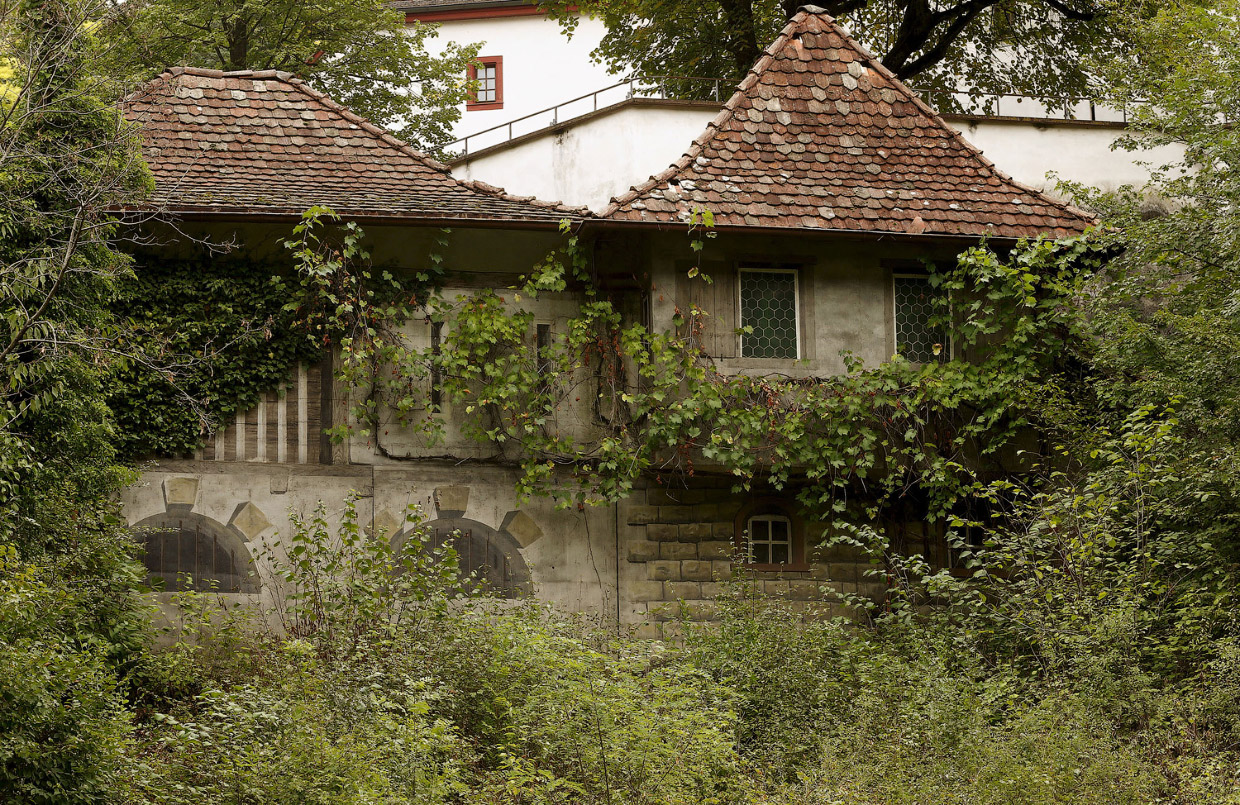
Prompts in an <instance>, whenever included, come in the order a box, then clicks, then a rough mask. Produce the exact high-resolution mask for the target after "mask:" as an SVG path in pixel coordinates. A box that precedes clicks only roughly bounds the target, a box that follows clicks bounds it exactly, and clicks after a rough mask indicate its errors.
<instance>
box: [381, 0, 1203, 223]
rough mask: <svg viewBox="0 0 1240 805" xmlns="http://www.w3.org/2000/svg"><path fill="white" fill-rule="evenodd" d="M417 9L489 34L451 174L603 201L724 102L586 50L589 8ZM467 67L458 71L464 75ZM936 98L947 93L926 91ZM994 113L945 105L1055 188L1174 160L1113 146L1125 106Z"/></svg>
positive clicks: (1023, 174) (428, 0)
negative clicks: (670, 86)
mask: <svg viewBox="0 0 1240 805" xmlns="http://www.w3.org/2000/svg"><path fill="white" fill-rule="evenodd" d="M393 6H394V7H396V8H398V9H401V10H403V11H405V13H406V16H407V19H408V20H409V21H411V22H412V21H415V20H417V21H422V22H428V23H430V22H433V23H437V24H439V25H440V35H439V38H438V39H437V40H432V42H431V45H432V46H435V45H436V43H438V45H439V46H440V47H446V46H447V44H448V43H449V42H460V43H463V44H464V43H472V42H482V43H484V44H483V46H482V50H481V52H480V54H479V56H480V59H479V61H480V67H478V68H476V69H477V71H478V72H473V73H471V76H470V77H473V78H476V79H477V80H478V81H479V82H480V87H479V95H478V97H477V99H476V100H474V101H471V102H469V103H467V104H466V105H464V106H463V108H462V116H461V121H460V122H459V123H458V124H457V126H456V127H455V130H454V134H455V135H456V137H457V138H458V140H457V141H456V142H455V143H453V144H451V145H449V146H448V147H447V149H446V150H447V151H448V152H449V153H452V154H456V155H457V156H456V158H455V159H454V160H452V161H451V163H450V164H451V165H452V170H453V174H454V175H455V176H457V177H458V178H461V179H466V180H475V181H481V182H485V183H487V184H490V185H494V186H498V187H502V188H504V189H505V190H507V191H509V192H511V193H516V194H519V195H522V196H536V197H538V198H542V199H549V200H559V201H562V202H564V203H566V204H571V205H581V206H586V207H589V208H590V209H592V210H595V211H598V210H601V209H603V208H604V207H606V206H607V204H608V202H609V201H610V200H611V199H612V198H613V197H614V196H617V195H619V194H621V193H623V192H625V191H626V190H628V189H629V188H630V187H632V186H634V185H637V184H640V183H641V182H643V181H645V180H646V179H647V178H648V177H649V176H650V171H651V170H652V168H653V169H659V168H662V167H664V166H666V165H668V164H670V163H672V162H673V161H675V160H676V159H677V158H678V157H679V156H680V155H681V154H682V153H684V147H685V143H686V142H688V141H690V140H692V139H693V137H695V136H696V135H697V134H698V133H700V132H701V131H702V130H703V129H704V128H705V127H706V125H707V123H709V122H710V121H711V120H712V119H713V118H714V117H715V116H716V115H717V114H718V113H719V111H720V108H721V107H722V102H723V101H724V100H726V99H727V98H728V97H729V96H730V95H731V94H732V91H733V89H734V88H733V87H732V86H730V85H725V84H724V83H723V82H720V83H719V85H718V86H716V87H714V88H713V92H710V93H709V94H712V95H714V96H715V97H716V98H717V99H718V102H711V101H683V100H676V99H667V98H665V97H663V96H662V92H661V90H660V88H659V86H658V81H657V79H645V80H642V81H626V80H625V76H617V75H612V74H609V73H608V72H607V70H606V69H605V68H604V67H603V66H602V65H600V64H597V63H596V62H594V61H593V59H592V58H591V56H590V53H591V51H593V50H594V49H595V48H596V47H597V46H598V44H599V43H600V42H601V41H602V38H603V36H604V34H605V33H606V28H605V26H604V25H603V24H602V22H600V21H599V20H596V19H591V18H589V17H583V18H582V19H581V20H580V22H579V24H578V27H577V30H576V33H575V34H574V35H573V37H572V38H571V39H569V38H568V37H566V36H565V35H564V33H563V32H562V31H561V29H560V26H559V24H558V23H557V22H555V21H554V20H552V19H549V18H548V17H547V15H546V14H545V13H544V12H543V11H541V10H540V9H539V7H538V6H537V5H536V0H396V1H395V2H394V3H393ZM463 77H464V76H463ZM926 100H927V101H928V102H930V103H931V105H938V104H937V102H938V101H942V100H946V99H942V98H927V99H926ZM990 111H991V112H992V113H991V114H986V115H978V114H974V115H950V114H948V115H945V118H946V120H947V121H948V122H949V123H950V124H951V125H953V126H955V127H956V128H957V129H959V130H960V131H961V133H962V134H963V135H964V136H965V138H966V139H967V140H969V141H970V142H971V143H973V144H974V145H976V146H977V147H978V148H979V149H981V150H982V151H983V152H984V153H985V154H986V156H987V157H988V158H989V159H990V160H991V161H992V162H994V163H995V164H996V165H997V166H998V167H999V168H1000V169H1001V170H1003V171H1004V172H1006V173H1007V174H1009V175H1010V176H1012V177H1013V178H1015V179H1016V180H1017V181H1019V182H1021V183H1023V184H1025V185H1028V186H1030V187H1032V188H1035V189H1036V190H1039V191H1042V192H1047V193H1050V194H1051V195H1055V187H1056V180H1055V179H1054V178H1050V177H1051V175H1054V176H1055V177H1057V178H1058V179H1063V180H1068V181H1073V182H1080V183H1082V184H1085V185H1089V186H1093V187H1098V188H1102V189H1108V190H1109V189H1114V188H1116V187H1119V186H1121V185H1125V184H1133V185H1138V186H1139V185H1142V184H1144V182H1145V181H1146V180H1147V179H1148V177H1149V168H1148V167H1147V163H1148V164H1152V165H1160V164H1165V163H1168V162H1172V161H1175V160H1178V159H1179V158H1180V157H1181V156H1182V150H1180V149H1178V148H1167V147H1165V148H1161V149H1157V150H1154V151H1149V152H1141V153H1135V154H1134V153H1131V152H1128V151H1124V150H1115V149H1114V148H1113V145H1114V143H1115V142H1116V140H1118V139H1119V138H1120V137H1121V136H1122V135H1123V134H1125V133H1126V130H1127V128H1126V125H1125V122H1124V121H1125V115H1124V112H1123V110H1117V109H1108V108H1105V107H1101V106H1095V105H1094V104H1093V103H1090V102H1088V101H1080V100H1078V101H1073V102H1071V103H1069V104H1067V105H1065V106H1057V107H1048V106H1045V105H1043V104H1041V103H1039V102H1037V101H1034V100H1031V99H1028V98H1020V97H1016V96H1002V97H998V98H995V99H993V103H992V104H991V106H990Z"/></svg>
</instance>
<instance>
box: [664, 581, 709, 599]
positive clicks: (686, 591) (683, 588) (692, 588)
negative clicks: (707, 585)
mask: <svg viewBox="0 0 1240 805" xmlns="http://www.w3.org/2000/svg"><path fill="white" fill-rule="evenodd" d="M663 587H664V590H663V592H664V593H665V594H666V596H667V598H668V600H671V601H679V600H681V599H684V600H686V601H689V600H697V599H700V598H701V597H702V585H701V584H699V583H697V582H696V581H669V582H667V583H666V584H664V585H663Z"/></svg>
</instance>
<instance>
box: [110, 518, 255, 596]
mask: <svg viewBox="0 0 1240 805" xmlns="http://www.w3.org/2000/svg"><path fill="white" fill-rule="evenodd" d="M133 530H134V534H135V536H136V538H137V540H138V542H140V543H142V546H143V547H144V548H145V549H146V550H145V552H144V553H143V557H142V562H143V564H145V565H146V570H147V580H148V582H149V583H150V584H151V586H152V587H155V588H157V589H163V590H167V591H177V592H183V591H189V590H194V591H197V592H220V593H257V592H258V591H259V585H258V579H257V578H256V576H255V575H254V573H253V570H254V566H253V561H252V560H251V557H250V552H249V551H248V550H247V549H246V547H245V543H244V542H243V541H242V539H241V537H239V536H237V534H235V533H234V532H233V531H231V530H230V529H228V528H227V527H226V526H224V525H221V524H220V523H218V522H216V521H215V520H212V519H211V518H209V517H204V516H203V515H201V514H194V513H193V512H184V513H181V512H165V513H164V514H157V515H155V516H154V517H148V518H147V519H145V520H143V521H142V522H140V523H137V524H135V525H134V526H133ZM187 577H188V579H190V580H191V581H190V583H186V580H187Z"/></svg>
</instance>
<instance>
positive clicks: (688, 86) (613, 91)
mask: <svg viewBox="0 0 1240 805" xmlns="http://www.w3.org/2000/svg"><path fill="white" fill-rule="evenodd" d="M732 90H733V88H732V86H731V85H728V84H725V82H724V81H723V79H720V78H698V77H696V76H633V77H631V78H627V79H625V80H624V81H621V82H619V83H618V84H612V85H611V86H609V87H604V88H603V89H600V90H596V91H595V92H591V93H590V94H589V95H582V96H581V97H579V98H573V99H572V100H570V101H564V102H563V103H557V104H556V105H555V106H551V107H548V108H547V109H541V110H539V111H537V112H534V113H532V114H528V115H525V116H524V117H518V118H516V119H515V120H510V121H508V122H507V123H501V124H500V125H498V126H492V127H491V128H489V129H483V130H482V131H479V132H476V133H474V134H470V135H469V136H467V137H462V138H461V139H459V140H454V141H453V142H450V143H448V144H447V145H445V146H443V151H444V152H446V153H448V154H455V155H457V156H458V157H459V156H467V155H468V154H469V153H470V152H471V151H478V150H480V149H482V148H490V147H492V146H495V145H500V144H502V143H506V142H509V141H511V140H514V139H516V138H517V137H522V136H524V135H526V134H532V133H534V132H536V131H542V130H543V129H547V128H550V127H552V126H555V125H558V124H560V123H565V122H567V121H569V120H573V119H575V118H579V117H583V116H585V115H588V114H593V113H594V112H597V111H599V110H600V109H607V108H609V107H612V106H616V105H617V104H621V103H624V102H625V101H627V100H631V99H633V98H654V99H660V100H673V99H675V100H705V101H716V102H718V103H721V104H722V103H723V102H724V101H725V100H727V98H728V97H729V96H731V94H732ZM724 93H727V94H726V95H725V94H724Z"/></svg>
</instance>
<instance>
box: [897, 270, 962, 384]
mask: <svg viewBox="0 0 1240 805" xmlns="http://www.w3.org/2000/svg"><path fill="white" fill-rule="evenodd" d="M892 282H893V286H894V288H893V290H894V293H893V297H894V299H895V317H894V320H895V331H896V332H895V340H896V352H897V353H898V354H900V355H903V356H904V357H905V358H906V359H907V360H909V361H911V362H912V363H934V362H936V361H946V360H947V359H948V358H949V357H950V354H951V349H950V344H949V343H948V335H947V333H946V332H944V331H943V330H942V328H940V327H936V326H934V324H933V323H932V322H933V319H934V316H935V315H936V314H937V313H939V312H940V311H939V305H938V304H937V303H936V300H937V299H940V298H942V294H943V293H944V292H943V291H942V290H940V289H938V288H935V287H934V286H933V285H931V284H930V278H929V277H928V276H926V275H925V274H896V275H894V277H893V278H892Z"/></svg>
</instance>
